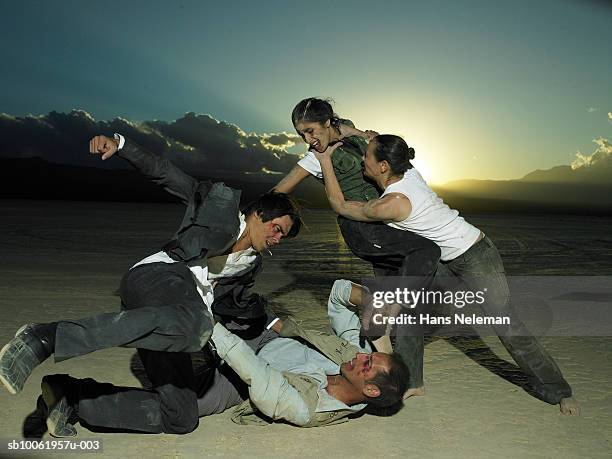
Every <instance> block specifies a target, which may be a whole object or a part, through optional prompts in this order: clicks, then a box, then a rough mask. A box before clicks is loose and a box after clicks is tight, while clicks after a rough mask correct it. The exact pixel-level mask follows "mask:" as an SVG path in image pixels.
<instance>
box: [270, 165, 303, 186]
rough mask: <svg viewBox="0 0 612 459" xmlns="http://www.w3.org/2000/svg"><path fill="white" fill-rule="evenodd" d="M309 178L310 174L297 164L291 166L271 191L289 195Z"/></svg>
mask: <svg viewBox="0 0 612 459" xmlns="http://www.w3.org/2000/svg"><path fill="white" fill-rule="evenodd" d="M308 176H310V172H308V171H307V170H306V169H304V168H303V167H302V166H300V165H299V164H296V165H295V166H293V169H291V170H290V171H289V173H288V174H287V175H285V176H284V177H283V179H282V180H281V181H280V182H278V183H277V184H276V186H275V187H274V188H273V189H272V191H277V192H279V193H291V192H292V191H293V190H294V189H295V187H296V186H298V185H299V184H300V183H301V182H302V181H303V180H304V179H305V178H306V177H308Z"/></svg>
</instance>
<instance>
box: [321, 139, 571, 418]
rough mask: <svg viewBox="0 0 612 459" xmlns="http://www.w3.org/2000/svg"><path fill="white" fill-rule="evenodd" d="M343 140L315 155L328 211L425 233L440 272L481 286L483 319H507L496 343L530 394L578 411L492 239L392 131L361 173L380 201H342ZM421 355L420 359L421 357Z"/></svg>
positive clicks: (372, 148) (375, 145) (373, 145)
mask: <svg viewBox="0 0 612 459" xmlns="http://www.w3.org/2000/svg"><path fill="white" fill-rule="evenodd" d="M340 145H341V142H339V143H336V144H334V145H332V146H330V147H328V148H327V149H326V150H325V151H324V152H323V153H318V152H317V153H315V154H316V156H317V159H318V160H319V162H320V163H321V169H322V170H323V177H324V180H325V190H326V193H327V197H328V198H329V202H330V204H331V207H332V209H333V210H334V211H335V212H337V213H338V214H340V215H342V216H344V217H346V218H350V219H353V220H358V221H365V222H371V221H383V222H385V223H386V224H387V225H389V226H392V227H394V228H397V229H400V230H406V231H412V232H413V233H415V234H418V235H420V236H423V237H425V238H427V239H430V240H432V241H433V242H435V243H436V244H437V245H438V246H439V247H440V250H441V261H442V265H443V267H444V271H445V274H450V275H453V276H456V277H458V278H459V279H460V280H461V281H462V282H463V283H464V284H465V285H466V286H467V287H468V289H470V290H472V291H474V292H475V291H485V292H487V293H486V299H487V300H486V301H485V302H484V303H483V304H482V305H481V308H482V309H483V310H484V312H485V313H486V314H487V315H489V316H498V317H509V318H510V325H502V326H499V325H498V326H494V329H495V331H496V333H497V334H498V336H499V338H500V340H501V342H502V344H503V345H504V346H505V348H506V349H507V350H508V352H509V353H510V355H511V356H512V357H513V358H514V360H515V361H516V363H517V364H518V365H519V366H520V367H521V369H522V370H523V371H524V372H525V373H526V374H527V376H528V378H529V381H530V383H531V385H532V386H533V390H534V394H535V395H536V396H537V397H538V398H540V399H542V400H544V401H546V402H548V403H551V404H559V405H560V409H561V413H563V414H578V402H576V400H574V399H573V398H571V397H572V389H571V387H570V386H569V384H568V383H567V382H566V381H565V379H564V378H563V375H562V374H561V371H560V370H559V368H558V367H557V365H556V363H555V362H554V360H553V359H552V357H551V356H550V355H549V354H548V353H547V352H546V351H545V350H544V348H543V347H542V346H541V345H540V343H539V342H538V341H537V340H536V338H535V337H533V336H531V334H530V333H529V330H527V328H526V327H525V326H524V325H523V323H522V322H521V320H520V319H519V317H518V316H517V315H516V314H515V313H514V311H513V309H512V308H511V307H510V303H509V290H508V283H507V281H506V275H505V269H504V266H503V263H502V260H501V257H500V256H499V252H498V250H497V248H496V247H495V245H494V244H493V242H492V241H491V240H490V239H489V238H488V237H486V236H485V235H484V234H483V233H482V232H481V231H480V230H478V229H477V228H476V227H474V226H472V225H470V224H469V223H468V222H466V221H465V220H464V219H463V218H462V217H461V216H459V212H457V211H456V210H453V209H451V208H450V207H448V206H447V205H446V204H444V202H443V201H442V200H441V199H440V198H439V197H438V196H437V195H436V193H435V192H434V191H432V190H431V188H429V187H428V186H427V184H426V183H425V181H424V180H423V178H422V177H421V175H420V174H419V173H418V172H417V171H416V169H414V168H413V166H412V164H411V163H410V160H411V159H414V149H412V148H410V147H408V145H407V144H406V142H405V141H404V140H403V139H402V138H401V137H397V136H394V135H379V136H377V137H375V138H374V139H373V140H372V141H371V142H370V144H369V145H368V149H367V151H366V153H365V155H364V157H363V161H364V175H365V176H366V177H368V178H369V179H371V180H373V181H374V182H375V183H376V184H377V185H378V186H379V187H380V188H381V189H382V190H384V192H383V194H382V195H381V197H380V198H378V199H373V200H370V201H367V202H357V201H345V199H344V196H343V195H342V191H341V190H340V186H339V185H338V181H337V179H336V176H335V174H334V169H333V166H332V162H331V156H332V154H333V152H334V150H335V149H336V148H337V147H338V146H340ZM422 357H423V356H422V354H421V355H420V356H419V357H418V358H421V359H422Z"/></svg>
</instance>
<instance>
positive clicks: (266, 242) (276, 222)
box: [250, 214, 293, 252]
mask: <svg viewBox="0 0 612 459" xmlns="http://www.w3.org/2000/svg"><path fill="white" fill-rule="evenodd" d="M292 225H293V220H291V217H289V215H283V216H282V217H276V218H273V219H272V220H268V221H267V222H263V221H261V217H260V216H259V215H258V214H256V215H255V218H254V219H253V224H252V228H251V229H250V232H251V245H252V246H253V248H254V249H255V250H256V251H258V252H262V251H263V250H265V249H269V248H272V247H274V246H275V245H277V244H280V241H281V239H282V238H283V237H285V236H287V234H289V231H291V227H292Z"/></svg>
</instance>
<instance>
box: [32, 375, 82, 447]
mask: <svg viewBox="0 0 612 459" xmlns="http://www.w3.org/2000/svg"><path fill="white" fill-rule="evenodd" d="M77 381H78V380H77V379H75V378H72V377H70V376H68V375H49V376H45V377H43V379H42V382H41V384H40V388H41V390H42V399H43V401H44V404H45V405H46V407H47V412H48V415H47V429H49V434H50V435H51V436H52V437H56V438H67V437H76V435H77V430H76V428H75V427H74V424H76V423H77V422H78V420H79V418H78V416H77V409H76V404H75V403H74V402H73V400H76V398H77V391H78V388H77V385H76V383H77Z"/></svg>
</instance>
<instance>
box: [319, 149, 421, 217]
mask: <svg viewBox="0 0 612 459" xmlns="http://www.w3.org/2000/svg"><path fill="white" fill-rule="evenodd" d="M340 145H342V142H338V143H336V144H334V145H332V146H330V147H329V148H327V150H325V152H323V153H317V154H316V155H317V158H318V159H319V162H320V163H321V169H322V170H323V178H324V180H325V192H326V193H327V198H328V199H329V204H330V205H331V208H332V209H333V210H334V212H336V213H338V214H340V215H342V216H343V217H346V218H350V219H351V220H357V221H362V222H375V221H402V220H404V219H406V218H408V215H410V212H411V211H412V206H411V205H410V200H409V199H408V198H406V197H405V196H404V195H402V194H400V193H389V194H388V195H387V196H385V197H383V198H380V199H372V200H370V201H367V202H360V201H346V200H345V199H344V195H343V194H342V190H341V189H340V184H339V183H338V179H337V178H336V173H335V172H334V166H333V164H332V162H331V155H332V153H333V152H334V150H335V149H336V148H338V147H339V146H340Z"/></svg>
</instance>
